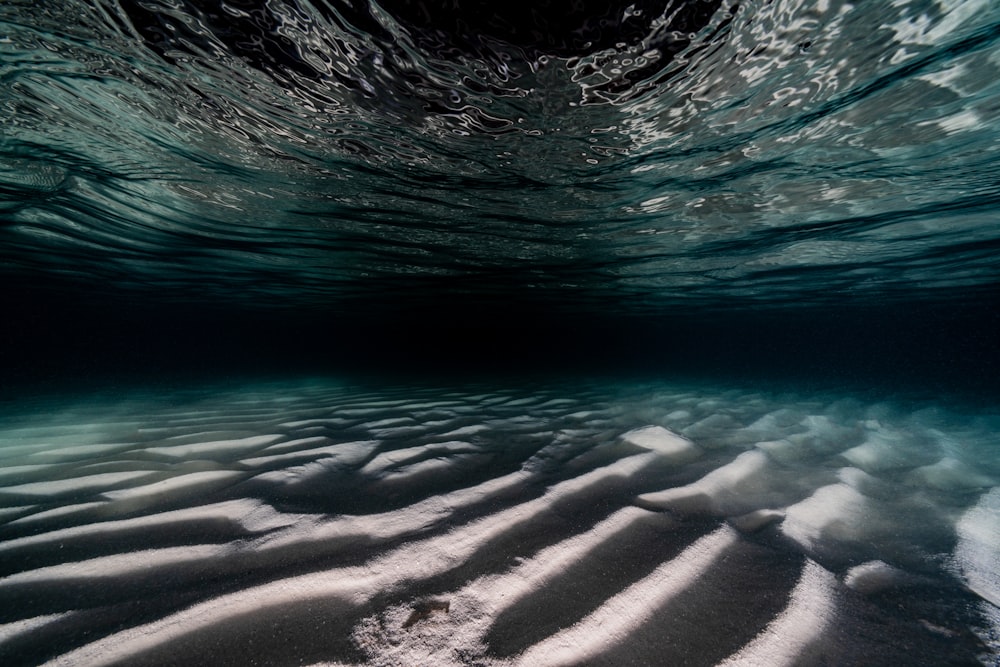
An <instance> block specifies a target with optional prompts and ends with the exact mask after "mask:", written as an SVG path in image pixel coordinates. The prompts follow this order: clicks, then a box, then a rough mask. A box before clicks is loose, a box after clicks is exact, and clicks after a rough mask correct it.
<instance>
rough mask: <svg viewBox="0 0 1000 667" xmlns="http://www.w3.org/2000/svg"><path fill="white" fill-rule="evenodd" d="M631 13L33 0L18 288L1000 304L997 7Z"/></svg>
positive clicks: (14, 87) (7, 259) (260, 296)
mask: <svg viewBox="0 0 1000 667" xmlns="http://www.w3.org/2000/svg"><path fill="white" fill-rule="evenodd" d="M629 6H630V7H632V9H631V10H630V9H628V8H626V7H624V6H622V7H618V6H617V5H612V6H611V7H607V6H605V7H603V9H601V10H600V11H598V10H597V9H596V8H594V7H590V8H589V10H590V12H591V14H592V15H585V16H580V15H573V14H569V15H566V16H563V17H562V18H561V19H560V18H556V17H558V16H559V14H558V13H556V14H555V15H554V16H549V17H548V19H546V14H545V12H544V11H541V10H539V11H538V12H536V13H534V14H532V13H530V12H524V13H522V12H520V10H518V9H516V8H513V9H510V10H507V12H508V15H507V16H502V15H501V16H497V17H495V18H494V19H493V20H492V21H489V20H487V19H486V18H485V17H483V16H480V15H481V14H483V13H484V12H485V13H487V14H488V13H489V10H483V11H479V10H476V9H474V8H472V7H466V8H465V9H464V10H461V9H459V10H446V9H444V7H443V5H442V7H437V3H428V4H427V6H424V5H423V4H422V3H417V2H402V3H399V6H398V7H392V6H386V7H382V6H380V5H377V4H375V3H368V4H365V3H361V2H358V3H346V2H345V3H337V2H317V3H315V4H311V3H309V2H301V3H296V2H291V1H289V2H286V1H284V0H271V1H269V2H260V3H256V2H247V1H243V2H239V1H234V2H229V3H227V2H222V1H221V0H219V1H208V2H196V3H195V2H193V3H190V4H188V3H184V2H176V3H174V2H157V1H151V2H132V1H131V0H119V1H111V0H92V1H90V2H69V1H67V2H47V3H44V4H43V5H37V3H33V2H27V1H25V2H19V1H15V2H7V3H5V4H4V7H3V10H2V14H0V16H2V19H3V25H2V29H3V35H4V37H3V40H2V42H0V54H2V65H0V66H2V71H0V76H2V79H3V82H4V95H3V99H2V105H0V119H2V122H3V126H4V133H3V142H2V144H0V147H2V153H0V169H2V171H0V187H2V192H3V194H4V195H5V203H4V204H3V208H2V216H3V217H2V218H0V220H2V230H0V234H2V235H0V240H2V243H3V245H2V248H3V265H2V267H3V273H4V275H5V276H6V277H7V279H8V280H10V279H12V278H13V279H17V280H26V281H31V280H34V279H41V278H45V279H51V278H53V277H58V278H60V279H65V280H66V281H70V282H71V283H72V284H74V285H76V286H78V287H79V286H86V287H87V288H88V289H98V290H103V289H114V290H134V291H136V292H138V293H140V294H143V295H145V294H147V293H150V292H152V293H155V294H156V295H157V298H159V299H167V298H170V299H180V300H191V299H199V300H201V299H209V300H211V299H213V298H223V299H229V300H237V301H247V302H251V303H254V304H257V305H259V304H261V303H263V302H276V303H281V304H285V305H287V304H289V303H294V304H298V305H317V304H319V305H329V304H338V305H339V304H342V303H343V302H345V301H353V300H355V299H360V300H363V301H365V302H366V303H370V302H371V301H373V300H374V301H381V302H384V301H390V302H392V301H393V300H396V299H400V298H416V299H441V298H444V296H445V295H450V294H467V293H472V294H474V295H477V296H483V297H488V296H499V297H502V298H508V297H510V296H512V295H518V297H519V298H521V299H537V300H540V301H541V302H542V303H544V304H545V305H546V306H547V307H552V308H566V309H587V308H596V307H598V305H599V307H600V308H607V307H609V306H608V303H609V302H611V303H613V304H615V306H614V307H617V308H625V309H639V310H644V309H650V308H664V307H688V308H690V307H694V306H701V307H705V306H717V305H720V304H723V305H729V306H731V305H734V304H739V305H741V306H747V305H752V304H758V303H760V302H763V303H765V304H784V303H787V302H789V301H795V302H798V303H801V302H810V303H816V302H818V303H836V301H837V300H838V299H841V298H844V297H845V296H850V297H853V298H858V299H881V298H885V297H889V298H904V299H908V298H913V297H914V296H919V298H922V299H940V298H950V297H951V296H953V295H954V294H955V293H956V290H961V294H962V295H963V296H966V297H974V296H976V294H977V293H978V292H980V291H981V290H984V289H987V288H991V287H992V286H993V285H994V284H995V282H996V280H997V277H998V264H997V260H996V256H997V252H996V251H997V245H998V239H1000V235H998V232H997V229H998V227H997V224H996V216H995V207H996V203H997V194H998V188H997V182H998V173H997V167H996V164H997V151H998V146H1000V143H998V133H1000V130H998V128H1000V123H998V122H997V114H998V112H997V108H998V107H997V100H998V85H1000V84H998V83H997V82H998V81H1000V76H998V70H1000V61H998V56H997V53H998V51H997V38H998V31H1000V27H998V20H1000V14H998V9H997V7H996V6H995V3H992V2H985V1H980V2H976V1H969V2H916V1H914V2H904V1H897V2H880V3H855V4H851V3H846V2H839V1H837V0H823V1H817V2H798V1H774V2H749V3H739V4H738V3H732V2H728V1H725V2H719V1H716V0H710V1H700V2H690V3H677V2H675V3H670V2H667V3H654V2H645V3H636V4H634V5H629ZM462 11H464V12H465V14H464V15H463V14H462V13H461V12H462ZM494 11H496V12H499V10H494ZM552 11H553V12H556V11H557V9H553V10H552ZM425 14H426V15H427V16H428V17H429V18H424V19H421V18H420V16H424V15H425ZM477 17H478V18H477ZM531 17H535V19H536V20H537V21H543V20H547V22H543V23H540V24H539V25H533V24H532V22H531V20H532V19H531ZM462 21H465V22H466V23H465V24H463V23H462ZM477 21H478V22H477ZM469 22H471V25H472V27H473V28H474V29H476V30H478V31H480V32H478V33H477V32H474V31H469V30H466V31H463V30H462V28H461V26H462V25H468V24H469ZM518 22H520V23H518ZM602 23H603V25H602ZM507 24H515V25H514V26H513V27H511V26H508V27H507V28H504V27H503V26H504V25H507ZM578 24H579V25H580V26H581V28H580V29H579V31H578V32H579V34H577V33H574V32H573V31H572V28H573V27H575V26H576V25H578ZM518 26H519V27H518ZM533 33H534V34H535V36H534V37H532V36H531V35H532V34H533ZM538 33H541V35H540V36H539V34H538ZM574 35H576V36H574ZM401 293H402V294H401Z"/></svg>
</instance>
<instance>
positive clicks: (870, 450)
mask: <svg viewBox="0 0 1000 667" xmlns="http://www.w3.org/2000/svg"><path fill="white" fill-rule="evenodd" d="M998 432H1000V415H998V414H996V413H995V412H988V411H983V410H982V409H981V408H980V409H973V408H967V409H964V408H962V407H961V406H954V405H944V404H932V403H928V402H923V403H919V404H918V403H914V402H912V401H905V400H903V399H895V398H893V397H891V396H887V397H885V399H884V400H882V401H879V402H872V401H871V400H865V401H862V400H858V399H857V398H853V397H851V396H849V395H844V394H839V395H838V394H834V393H822V394H821V393H815V394H809V395H793V394H774V393H768V392H764V391H755V390H747V389H746V388H732V387H725V386H718V385H716V386H709V385H707V384H703V385H686V386H681V385H671V384H669V383H615V384H609V383H603V384H586V383H583V384H580V383H577V384H570V383H567V382H563V383H556V382H552V383H545V384H537V385H535V386H531V387H523V386H522V387H518V388H512V387H509V386H508V387H500V386H496V385H494V386H489V385H487V384H482V385H478V386H463V387H443V386H442V387H429V386H415V385H411V386H392V387H389V386H380V387H374V386H373V385H356V384H351V383H347V382H344V383H338V382H333V381H329V380H303V381H295V382H283V383H268V384H258V385H254V386H249V385H248V386H244V387H233V388H215V389H213V390H208V389H204V390H193V389H189V390H187V391H185V392H173V393H167V392H162V391H161V392H159V393H156V392H148V393H144V392H130V393H129V394H128V395H125V396H117V397H114V396H110V395H109V394H104V395H103V396H102V397H93V396H92V397H90V398H89V399H87V400H86V401H84V400H75V399H60V400H44V401H42V400H39V401H36V402H35V403H33V404H32V403H29V402H23V403H21V404H20V405H18V406H16V408H15V409H11V410H9V413H8V415H7V418H5V420H4V426H3V428H2V430H0V465H2V467H0V485H2V488H0V520H2V525H0V575H2V577H0V600H2V601H3V604H0V615H2V618H0V622H2V624H0V656H2V660H3V662H4V664H8V665H28V664H51V665H79V664H87V665H112V664H117V665H125V664H128V665H166V664H178V665H180V664H217V665H246V664H272V665H275V664H289V665H291V664H344V665H348V664H371V665H401V664H408V665H415V664H435V665H556V664H565V665H571V664H604V665H621V664H689V665H715V664H725V665H764V664H766V665H780V664H788V665H792V664H867V665H898V664H902V663H906V664H912V665H940V664H973V665H974V664H995V662H996V660H997V659H998V658H1000V651H998V649H1000V608H998V605H1000V563H998V560H997V558H996V553H997V551H998V549H1000V485H998V484H1000V456H998V455H997V454H996V438H997V433H998Z"/></svg>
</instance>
